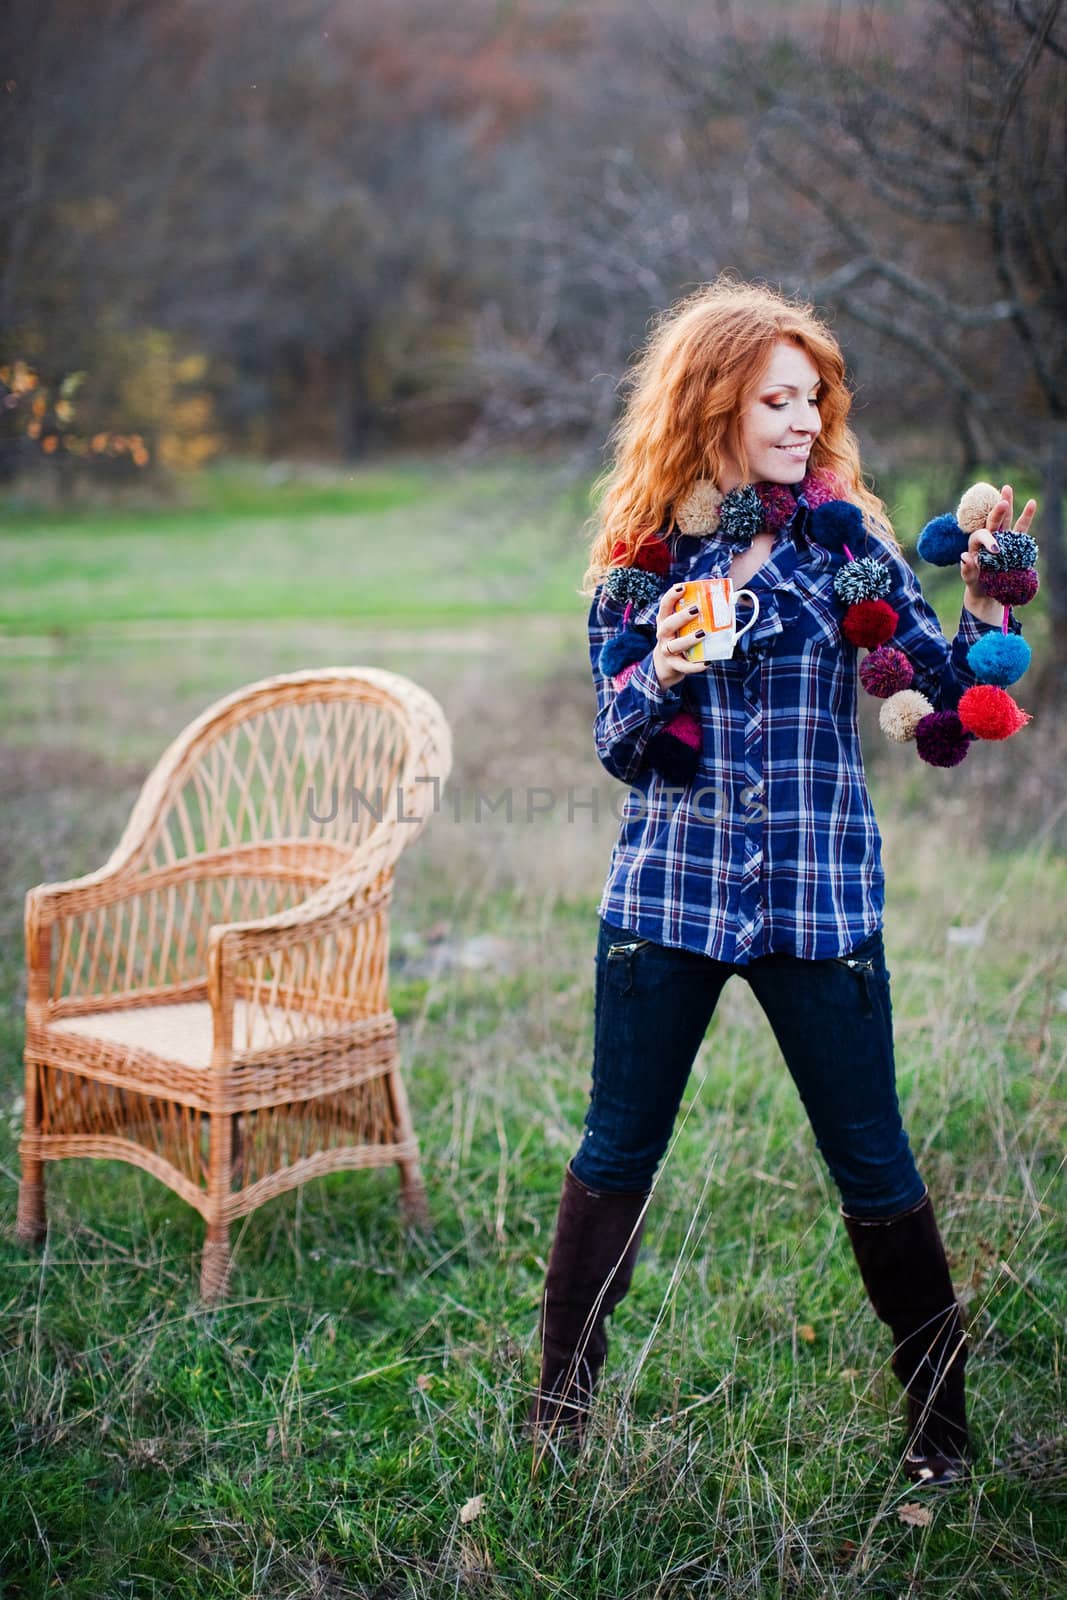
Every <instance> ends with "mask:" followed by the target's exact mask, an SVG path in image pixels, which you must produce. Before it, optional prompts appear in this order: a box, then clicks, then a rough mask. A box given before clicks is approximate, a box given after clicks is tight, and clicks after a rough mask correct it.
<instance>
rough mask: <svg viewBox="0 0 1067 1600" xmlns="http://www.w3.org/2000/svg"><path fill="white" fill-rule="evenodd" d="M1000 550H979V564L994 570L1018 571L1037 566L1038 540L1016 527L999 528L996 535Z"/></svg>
mask: <svg viewBox="0 0 1067 1600" xmlns="http://www.w3.org/2000/svg"><path fill="white" fill-rule="evenodd" d="M994 537H995V539H996V541H997V544H998V545H999V546H1000V549H999V550H979V552H978V565H979V566H980V567H987V568H989V569H990V570H991V571H994V572H1016V571H1019V570H1020V569H1022V568H1025V567H1036V566H1037V540H1036V539H1031V537H1030V535H1029V534H1028V533H1019V532H1017V531H1016V529H1015V528H1005V529H1004V530H1003V532H1001V531H1000V530H999V529H998V531H997V532H996V534H995V535H994Z"/></svg>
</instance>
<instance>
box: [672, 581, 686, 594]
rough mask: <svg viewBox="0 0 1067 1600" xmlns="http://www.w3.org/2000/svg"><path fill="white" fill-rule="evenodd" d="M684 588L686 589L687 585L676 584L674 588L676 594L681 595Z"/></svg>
mask: <svg viewBox="0 0 1067 1600" xmlns="http://www.w3.org/2000/svg"><path fill="white" fill-rule="evenodd" d="M684 588H685V584H684V583H676V584H675V586H674V592H675V594H681V592H682V590H683V589H684Z"/></svg>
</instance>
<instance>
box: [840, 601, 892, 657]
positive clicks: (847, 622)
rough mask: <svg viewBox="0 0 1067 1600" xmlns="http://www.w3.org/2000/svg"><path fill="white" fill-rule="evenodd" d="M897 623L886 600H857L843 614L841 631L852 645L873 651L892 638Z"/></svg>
mask: <svg viewBox="0 0 1067 1600" xmlns="http://www.w3.org/2000/svg"><path fill="white" fill-rule="evenodd" d="M899 621H900V617H899V615H898V613H897V612H896V611H894V610H893V607H892V606H891V605H890V604H889V601H888V600H857V601H856V603H855V605H851V606H849V608H848V610H847V611H846V612H845V615H844V617H843V619H842V622H841V631H842V633H843V634H844V635H845V638H846V639H848V640H850V641H851V643H852V644H858V645H862V646H863V647H864V648H865V649H867V650H873V649H875V647H876V646H877V645H880V644H885V642H886V640H887V639H891V638H892V637H893V635H894V633H895V632H896V627H897V623H898V622H899Z"/></svg>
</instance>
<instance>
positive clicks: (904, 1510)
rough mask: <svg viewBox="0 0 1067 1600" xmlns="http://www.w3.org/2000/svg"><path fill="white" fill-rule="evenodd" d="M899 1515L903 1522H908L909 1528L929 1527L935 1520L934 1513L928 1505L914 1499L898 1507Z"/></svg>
mask: <svg viewBox="0 0 1067 1600" xmlns="http://www.w3.org/2000/svg"><path fill="white" fill-rule="evenodd" d="M897 1516H898V1517H899V1519H900V1521H901V1522H906V1523H907V1524H908V1527H909V1528H928V1527H929V1526H930V1524H931V1522H933V1520H934V1514H933V1512H932V1511H929V1510H928V1509H927V1507H926V1506H920V1505H918V1504H917V1503H916V1502H915V1501H914V1500H908V1501H906V1502H905V1503H904V1505H902V1506H898V1507H897Z"/></svg>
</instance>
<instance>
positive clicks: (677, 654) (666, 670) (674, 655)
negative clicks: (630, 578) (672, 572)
mask: <svg viewBox="0 0 1067 1600" xmlns="http://www.w3.org/2000/svg"><path fill="white" fill-rule="evenodd" d="M683 588H684V585H683V584H680V583H676V584H675V585H674V586H673V588H670V589H668V590H667V592H666V594H664V596H663V598H662V599H661V600H660V603H659V611H658V612H657V613H656V646H655V649H654V650H653V652H652V665H653V666H654V667H655V669H656V677H657V678H658V679H659V681H660V683H661V684H662V685H663V687H664V688H665V689H673V688H674V686H675V685H676V684H678V683H681V681H682V679H683V678H688V677H690V676H691V675H692V674H693V673H694V672H704V671H705V669H706V668H707V662H706V661H687V660H686V658H685V656H684V654H683V651H686V650H690V649H692V646H693V641H694V640H695V639H701V638H703V636H704V631H703V629H701V630H700V631H699V632H698V633H687V634H686V636H685V638H684V639H679V638H678V629H679V628H681V627H684V626H685V624H686V623H687V622H691V621H692V620H693V618H694V617H695V616H699V614H700V608H699V606H686V607H685V609H684V610H682V611H675V609H674V607H675V606H676V605H677V603H678V600H679V598H680V597H681V594H682V590H683Z"/></svg>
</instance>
